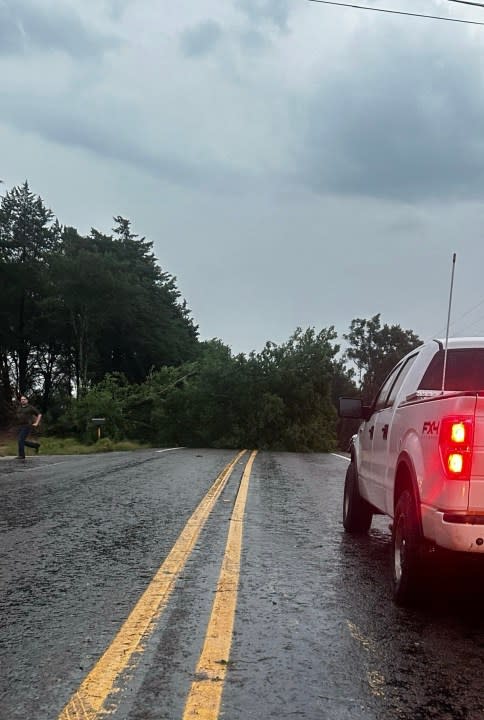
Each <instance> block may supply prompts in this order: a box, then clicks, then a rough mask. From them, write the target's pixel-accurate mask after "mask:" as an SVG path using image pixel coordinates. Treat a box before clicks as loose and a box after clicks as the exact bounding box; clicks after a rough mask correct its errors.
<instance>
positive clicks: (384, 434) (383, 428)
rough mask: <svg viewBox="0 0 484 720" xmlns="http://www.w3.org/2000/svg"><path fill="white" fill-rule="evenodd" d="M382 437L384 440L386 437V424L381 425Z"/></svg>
mask: <svg viewBox="0 0 484 720" xmlns="http://www.w3.org/2000/svg"><path fill="white" fill-rule="evenodd" d="M381 431H382V434H383V439H384V440H386V439H387V437H388V425H383V427H382V429H381Z"/></svg>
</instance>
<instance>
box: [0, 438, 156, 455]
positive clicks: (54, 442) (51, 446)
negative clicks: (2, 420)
mask: <svg viewBox="0 0 484 720" xmlns="http://www.w3.org/2000/svg"><path fill="white" fill-rule="evenodd" d="M29 439H30V438H29ZM31 439H33V440H34V441H35V442H37V439H38V440H39V442H40V444H41V448H40V453H41V455H88V454H92V453H101V452H120V451H130V450H145V449H147V448H148V447H149V445H142V444H141V443H136V442H131V441H130V440H120V441H118V442H114V441H113V440H110V439H109V438H101V439H100V440H98V441H97V442H95V443H92V444H91V445H86V444H84V443H81V442H79V440H76V439H75V438H56V437H41V438H37V437H35V436H33V437H32V438H31ZM25 450H26V453H27V454H33V452H34V451H33V450H31V449H30V448H25ZM16 454H17V442H16V440H15V439H9V440H7V441H6V442H5V441H4V442H1V443H0V457H6V456H8V455H16Z"/></svg>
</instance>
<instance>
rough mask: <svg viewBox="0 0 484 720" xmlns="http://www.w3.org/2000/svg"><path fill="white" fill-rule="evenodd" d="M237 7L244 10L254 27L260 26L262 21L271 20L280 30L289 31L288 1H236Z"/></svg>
mask: <svg viewBox="0 0 484 720" xmlns="http://www.w3.org/2000/svg"><path fill="white" fill-rule="evenodd" d="M236 7H238V8H239V9H240V10H242V12H243V13H245V15H247V17H248V18H249V20H250V21H251V23H252V24H254V25H260V22H261V20H262V21H263V20H269V21H270V22H271V23H272V24H274V25H275V26H276V27H277V28H278V29H279V30H281V31H286V30H287V21H288V17H289V2H288V0H236Z"/></svg>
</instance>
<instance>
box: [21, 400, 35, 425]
mask: <svg viewBox="0 0 484 720" xmlns="http://www.w3.org/2000/svg"><path fill="white" fill-rule="evenodd" d="M38 415H40V413H39V411H38V410H37V408H36V407H34V406H33V405H30V404H28V405H20V407H19V408H18V409H17V423H18V425H21V426H22V427H23V426H25V425H32V424H33V422H34V420H35V418H36V417H37V416H38Z"/></svg>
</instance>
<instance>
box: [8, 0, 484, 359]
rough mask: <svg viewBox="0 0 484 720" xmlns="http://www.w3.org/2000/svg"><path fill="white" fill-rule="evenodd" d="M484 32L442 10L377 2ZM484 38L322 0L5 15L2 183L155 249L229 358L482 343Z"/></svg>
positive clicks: (39, 6) (50, 5)
mask: <svg viewBox="0 0 484 720" xmlns="http://www.w3.org/2000/svg"><path fill="white" fill-rule="evenodd" d="M366 4H369V5H373V6H378V7H387V8H391V9H399V10H409V11H411V12H418V11H420V12H424V13H429V14H441V15H444V16H447V17H449V16H453V17H457V18H462V19H464V18H468V19H475V20H480V21H482V22H484V9H483V10H480V9H479V8H471V7H469V8H465V7H463V6H460V5H457V4H455V3H450V2H447V0H378V1H377V0H373V2H372V0H366ZM483 48H484V27H479V26H472V25H463V24H457V23H450V22H443V21H440V22H439V21H430V20H419V19H416V18H409V17H403V16H397V15H388V14H383V13H377V12H369V11H361V10H356V9H349V8H340V7H333V6H329V5H324V4H318V3H315V2H308V1H307V0H170V1H169V2H168V0H83V1H82V3H81V2H79V0H62V1H60V0H0V177H1V178H2V179H3V180H4V182H5V185H4V186H3V188H7V189H9V188H11V187H12V186H14V185H17V184H19V183H21V182H23V181H24V180H25V179H28V181H29V183H30V186H31V189H32V190H33V191H34V192H35V193H37V194H40V195H41V196H42V198H43V199H44V201H45V202H46V204H47V205H48V206H49V207H51V209H52V210H53V211H54V213H55V214H56V215H57V216H58V218H59V220H60V221H61V222H62V223H63V224H67V225H73V226H75V227H77V228H78V229H79V231H80V232H81V233H88V232H89V230H90V228H91V226H94V227H96V228H97V229H99V230H101V231H104V232H109V231H110V229H111V228H112V225H113V222H112V217H113V216H114V215H124V216H125V217H127V218H129V219H130V220H131V221H132V223H133V227H134V230H135V231H136V232H138V233H139V234H140V235H145V236H146V237H147V238H149V239H150V240H153V241H154V246H155V253H156V256H157V258H158V261H159V263H160V265H161V267H162V268H163V269H164V270H166V271H168V272H170V273H171V274H173V275H175V276H176V277H177V285H178V287H179V289H180V291H181V293H182V295H183V297H184V298H186V300H187V303H188V305H189V307H190V308H191V311H192V314H193V317H194V320H195V322H196V323H197V324H198V325H199V329H200V336H201V339H207V338H211V337H218V338H220V339H221V340H223V341H224V342H225V343H227V344H228V345H230V347H231V348H232V350H233V351H234V352H250V351H251V350H257V351H259V350H261V349H262V348H263V346H264V344H265V342H266V341H267V340H272V341H274V342H276V343H281V342H285V341H286V340H287V339H288V338H289V336H290V335H291V334H292V332H293V331H294V330H295V328H296V327H297V326H302V327H304V328H305V327H307V326H314V327H315V328H316V329H317V330H319V329H321V328H323V327H328V326H329V325H334V326H335V327H336V330H337V331H338V333H339V334H340V335H342V333H344V332H346V331H347V330H348V327H349V324H350V322H351V320H352V319H353V318H355V317H363V318H368V317H371V316H372V315H374V314H376V313H378V312H380V313H381V315H382V321H383V322H387V323H389V324H393V323H398V324H400V325H401V326H402V327H404V328H407V329H411V330H413V331H414V332H416V333H417V334H419V335H420V336H421V337H422V339H427V338H429V337H431V336H434V335H442V334H443V333H445V323H446V318H447V303H448V293H449V284H450V275H451V261H452V253H453V252H456V253H457V264H456V274H455V286H454V309H453V320H454V323H453V325H452V329H451V330H452V334H454V335H456V334H468V335H479V334H481V335H484V282H483V278H484V87H483V84H484V83H483V80H484V51H483Z"/></svg>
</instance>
